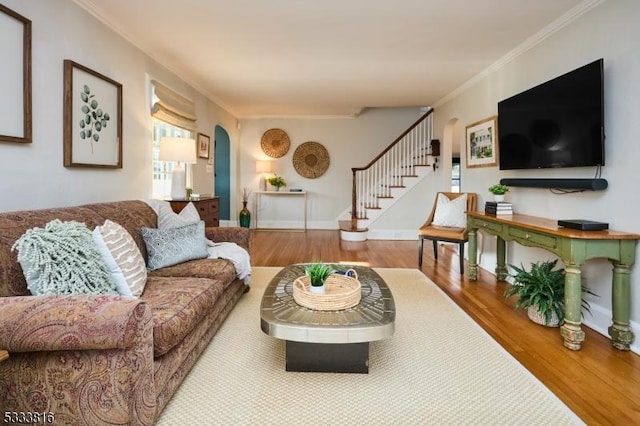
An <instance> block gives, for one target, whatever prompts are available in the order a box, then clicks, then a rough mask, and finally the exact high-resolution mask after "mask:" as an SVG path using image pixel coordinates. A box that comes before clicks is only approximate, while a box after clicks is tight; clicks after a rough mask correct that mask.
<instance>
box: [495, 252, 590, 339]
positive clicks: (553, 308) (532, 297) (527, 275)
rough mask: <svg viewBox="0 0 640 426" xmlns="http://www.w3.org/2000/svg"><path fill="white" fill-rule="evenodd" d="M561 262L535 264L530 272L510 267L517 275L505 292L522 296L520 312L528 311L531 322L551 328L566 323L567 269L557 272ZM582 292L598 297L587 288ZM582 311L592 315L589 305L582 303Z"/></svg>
mask: <svg viewBox="0 0 640 426" xmlns="http://www.w3.org/2000/svg"><path fill="white" fill-rule="evenodd" d="M557 263H558V260H557V259H556V260H553V261H551V260H548V261H545V262H542V263H540V262H535V263H532V264H531V269H530V270H529V271H527V270H525V269H524V266H522V267H517V266H514V265H509V267H510V268H511V269H513V270H514V271H515V274H514V275H512V277H513V284H510V285H509V287H507V289H506V290H505V293H504V296H505V297H507V298H508V297H512V296H518V301H517V302H516V304H515V308H516V309H527V315H528V316H529V319H530V320H531V321H533V322H535V323H538V324H542V325H546V326H547V327H558V326H560V325H562V323H563V322H564V275H565V272H564V269H554V268H555V267H556V264H557ZM582 291H584V292H587V293H589V294H594V295H595V293H592V292H591V291H589V290H588V289H587V288H585V287H582ZM582 310H583V311H587V312H589V313H591V311H590V306H589V302H587V301H586V300H584V299H582Z"/></svg>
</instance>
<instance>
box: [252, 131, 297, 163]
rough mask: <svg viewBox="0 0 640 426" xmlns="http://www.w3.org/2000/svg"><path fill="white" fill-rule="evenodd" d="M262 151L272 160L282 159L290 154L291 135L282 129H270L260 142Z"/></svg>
mask: <svg viewBox="0 0 640 426" xmlns="http://www.w3.org/2000/svg"><path fill="white" fill-rule="evenodd" d="M260 146H261V147H262V151H263V152H264V153H265V154H267V155H268V156H269V157H272V158H280V157H282V156H283V155H285V154H286V153H287V152H289V147H290V146H291V142H290V141H289V135H287V132H285V131H284V130H282V129H269V130H267V131H266V132H264V134H263V135H262V140H261V141H260Z"/></svg>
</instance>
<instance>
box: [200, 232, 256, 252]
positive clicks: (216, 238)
mask: <svg viewBox="0 0 640 426" xmlns="http://www.w3.org/2000/svg"><path fill="white" fill-rule="evenodd" d="M205 235H206V237H207V238H208V239H210V240H211V241H213V242H215V243H221V242H230V243H236V244H238V245H239V246H240V247H243V248H244V249H245V250H247V251H249V252H250V248H251V231H250V230H249V229H248V228H241V227H230V228H214V227H209V228H205Z"/></svg>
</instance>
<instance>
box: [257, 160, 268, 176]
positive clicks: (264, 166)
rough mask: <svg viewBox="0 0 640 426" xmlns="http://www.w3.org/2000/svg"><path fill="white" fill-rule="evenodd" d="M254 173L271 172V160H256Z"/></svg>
mask: <svg viewBox="0 0 640 426" xmlns="http://www.w3.org/2000/svg"><path fill="white" fill-rule="evenodd" d="M256 173H271V161H263V160H258V161H256Z"/></svg>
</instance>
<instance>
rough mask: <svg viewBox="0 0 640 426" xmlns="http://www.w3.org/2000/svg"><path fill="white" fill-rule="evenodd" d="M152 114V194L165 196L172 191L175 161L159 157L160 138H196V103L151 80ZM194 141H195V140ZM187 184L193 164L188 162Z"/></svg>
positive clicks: (191, 182) (190, 182) (190, 177)
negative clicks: (172, 174)
mask: <svg viewBox="0 0 640 426" xmlns="http://www.w3.org/2000/svg"><path fill="white" fill-rule="evenodd" d="M150 83H151V116H152V117H153V118H152V121H153V146H152V156H151V162H152V169H153V180H152V182H153V184H152V188H151V196H152V197H153V198H164V197H167V196H169V195H170V194H171V173H172V172H173V167H174V166H175V163H173V162H168V161H159V160H158V158H160V141H161V140H162V138H163V137H181V138H187V139H194V132H195V131H196V129H197V125H196V109H195V103H194V102H193V101H191V100H189V99H187V98H185V97H184V96H182V95H180V94H179V93H177V92H174V91H173V90H171V89H170V88H168V87H167V86H165V85H163V84H161V83H159V82H157V81H155V80H151V81H150ZM194 143H195V142H194ZM185 172H186V173H185V174H186V178H187V187H192V185H193V180H192V176H191V165H190V164H186V165H185Z"/></svg>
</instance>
